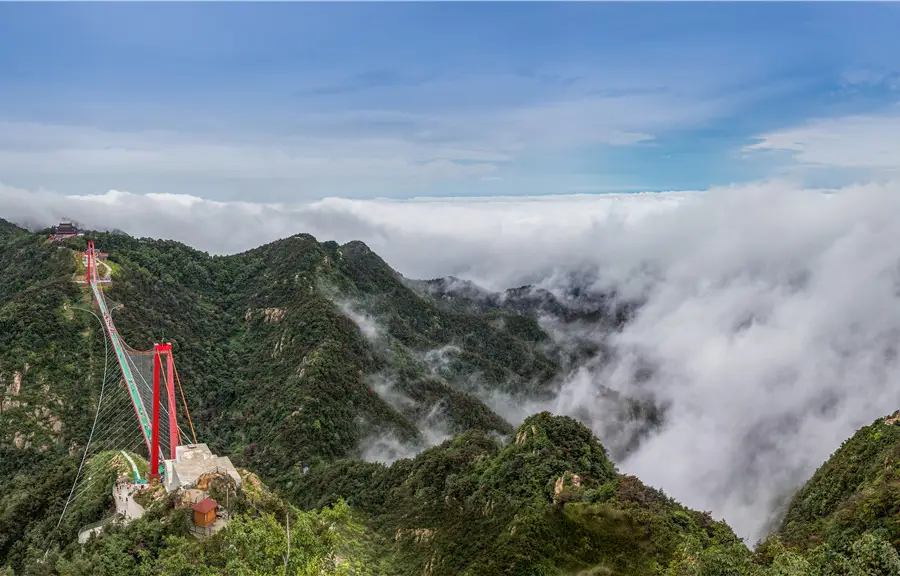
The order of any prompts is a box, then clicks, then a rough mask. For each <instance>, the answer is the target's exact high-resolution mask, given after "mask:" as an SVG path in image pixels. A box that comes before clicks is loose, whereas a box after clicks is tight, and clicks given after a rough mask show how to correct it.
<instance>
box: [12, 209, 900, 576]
mask: <svg viewBox="0 0 900 576" xmlns="http://www.w3.org/2000/svg"><path fill="white" fill-rule="evenodd" d="M88 239H92V240H94V241H95V242H96V243H97V246H98V248H99V249H101V250H103V251H106V252H108V253H109V262H110V264H111V266H112V267H113V270H114V274H113V284H112V286H111V287H109V289H108V292H107V294H108V296H109V299H110V301H111V302H112V303H114V305H115V303H118V304H119V306H118V307H117V308H116V309H115V311H114V317H115V318H116V323H117V326H118V328H119V330H120V331H121V333H122V335H123V336H124V338H125V340H126V341H127V342H128V343H129V344H131V345H133V346H136V347H138V348H144V347H149V346H150V345H152V343H154V342H160V341H167V342H172V343H173V345H174V349H175V354H176V357H177V359H178V366H179V371H180V376H181V381H182V383H183V384H184V387H185V393H186V395H187V398H188V403H189V405H190V407H191V410H192V414H193V416H194V422H195V424H196V425H197V431H198V435H199V436H200V438H201V439H202V440H203V441H206V442H208V443H209V444H211V446H212V447H213V449H214V450H215V451H216V452H219V453H223V454H229V455H230V456H231V457H232V458H233V459H234V460H235V462H236V463H237V464H238V465H240V466H244V467H246V468H249V469H250V470H253V471H254V472H256V473H258V474H259V475H260V476H261V477H262V479H263V480H264V481H265V482H268V483H270V485H271V486H272V487H273V488H274V489H276V490H277V491H278V492H279V493H280V494H281V496H282V497H284V498H287V499H289V500H290V501H292V502H293V503H294V504H295V505H297V506H300V507H302V508H304V509H307V510H309V512H300V511H299V510H294V511H293V512H290V513H292V514H296V518H298V519H300V518H305V520H304V522H305V526H306V528H308V529H309V531H308V532H305V534H306V536H304V537H305V538H307V540H308V542H309V545H310V546H319V548H317V549H318V550H319V551H320V552H321V554H320V556H316V558H323V559H325V560H323V561H327V562H326V564H327V566H326V565H325V564H323V565H322V566H323V568H322V570H324V571H325V572H324V573H340V572H341V570H343V571H344V573H348V574H398V575H399V574H416V575H418V574H427V575H430V576H437V575H438V574H510V573H511V574H621V575H626V574H665V575H669V576H672V575H688V574H690V575H700V576H706V575H709V576H713V575H747V576H751V575H752V576H766V575H773V576H774V575H775V574H779V575H794V574H796V575H800V574H818V575H820V576H825V575H826V574H828V575H831V574H834V575H837V574H847V575H852V576H856V575H857V574H875V575H877V574H896V573H900V572H897V571H894V570H895V568H896V569H897V570H900V568H897V567H898V566H900V558H898V557H897V548H898V546H900V536H898V531H897V526H898V524H897V522H896V517H897V514H898V501H900V494H898V491H897V486H896V484H897V483H896V482H895V480H896V479H895V478H894V476H895V470H894V468H895V466H896V462H897V458H898V456H900V453H898V452H897V450H898V449H897V446H898V439H900V437H898V436H897V434H898V430H900V428H898V426H897V425H896V423H895V422H894V421H893V420H892V419H883V420H879V421H878V422H876V423H875V424H873V425H872V426H870V427H867V428H864V429H863V430H861V431H860V432H859V433H858V434H857V435H856V436H854V438H853V439H851V440H849V441H848V442H847V443H846V444H845V446H843V447H842V448H841V449H840V450H838V452H836V453H835V455H834V456H833V457H832V459H831V460H829V462H828V463H826V464H825V465H824V466H823V468H822V469H821V470H820V471H819V472H817V473H816V475H815V476H814V477H813V479H812V480H811V481H810V482H809V483H808V484H807V485H806V486H805V487H804V488H803V489H801V490H800V492H798V494H797V495H796V496H795V498H794V500H793V502H792V503H791V506H790V508H789V509H788V511H787V514H786V516H785V520H784V522H783V524H782V526H781V529H780V530H779V532H778V533H777V534H775V535H773V536H772V537H771V538H770V539H769V540H768V541H767V542H766V543H764V544H763V546H761V547H760V548H759V549H758V550H757V551H756V552H752V551H751V550H750V549H748V548H747V547H746V546H745V545H744V544H743V543H741V542H740V541H739V540H738V539H737V538H736V537H735V536H734V534H733V533H732V532H731V530H730V529H729V528H728V527H727V525H725V524H724V523H722V522H717V521H714V520H713V519H712V518H711V517H710V516H709V515H708V514H705V513H701V512H696V511H693V510H689V509H687V508H684V507H683V506H681V505H679V504H678V503H677V502H675V501H673V500H672V499H670V498H668V497H666V496H665V495H664V494H662V493H661V492H659V491H658V490H655V489H653V488H650V487H647V486H645V485H644V484H642V483H641V482H640V480H638V479H637V478H634V477H629V476H625V475H622V474H620V473H619V472H618V471H617V470H616V468H615V466H614V465H613V463H612V462H611V461H610V459H609V457H608V454H607V452H606V450H605V449H604V448H603V447H602V446H601V445H600V443H599V442H598V440H597V439H596V438H594V437H593V436H592V435H591V433H590V431H589V430H587V429H586V428H585V427H584V426H583V425H581V424H579V423H578V422H576V421H574V420H572V419H570V418H565V417H554V416H551V415H550V414H547V413H542V414H538V415H535V416H532V417H531V418H529V419H528V420H526V422H525V423H523V424H522V425H521V426H519V427H518V428H517V429H516V428H514V425H515V424H517V423H515V422H508V421H505V420H504V419H503V418H501V416H500V415H498V414H497V413H496V412H494V411H493V410H492V409H491V408H490V406H489V405H488V404H487V403H486V402H484V401H483V398H484V397H485V394H486V393H487V394H490V393H493V392H496V393H502V394H504V395H505V396H504V397H509V398H515V397H528V396H541V395H547V394H551V393H552V392H553V389H554V386H556V385H557V384H558V383H559V381H560V379H562V378H564V377H565V374H566V371H567V370H569V369H570V368H571V367H572V366H573V365H576V364H577V363H578V361H579V359H580V358H584V357H587V356H590V357H601V358H602V355H603V353H604V350H603V342H602V339H596V338H593V337H592V338H585V339H583V340H575V341H574V345H573V342H572V341H568V342H567V343H566V345H565V346H563V345H561V344H560V343H559V342H558V341H557V340H556V338H555V336H556V335H555V334H553V330H556V329H558V328H559V327H560V326H563V327H564V326H578V327H584V326H589V327H590V328H591V329H593V330H597V331H612V330H616V329H617V327H619V326H621V325H622V324H623V323H625V322H627V321H628V320H629V318H630V317H631V315H632V314H633V313H634V312H635V310H636V309H637V308H638V307H639V303H622V302H619V301H618V300H617V299H616V298H615V295H612V294H610V295H587V294H584V293H573V294H562V295H559V294H551V293H549V292H547V291H543V290H539V289H534V288H531V287H522V288H519V289H515V290H510V291H507V292H506V293H504V294H491V293H489V292H487V291H484V290H482V289H480V288H478V287H477V286H474V285H471V284H466V283H461V282H460V281H457V280H454V279H440V280H432V281H415V280H409V279H405V278H403V277H401V276H400V275H399V274H398V273H397V272H395V271H394V270H392V269H391V268H390V266H388V265H387V264H386V263H385V262H384V261H383V260H381V259H380V258H379V257H378V256H377V255H376V254H374V253H373V252H372V251H371V250H369V249H368V248H367V247H366V246H365V245H363V244H362V243H358V242H350V243H348V244H345V245H342V246H341V245H338V244H336V243H333V242H317V241H316V240H315V239H314V238H312V237H311V236H308V235H304V234H300V235H297V236H293V237H290V238H286V239H284V240H281V241H278V242H273V243H271V244H268V245H266V246H262V247H259V248H257V249H254V250H251V251H248V252H245V253H243V254H237V255H232V256H224V257H213V256H209V255H208V254H205V253H202V252H198V251H196V250H193V249H191V248H189V247H187V246H185V245H183V244H179V243H177V242H171V241H162V240H147V239H135V238H131V237H128V236H125V235H121V234H94V233H91V234H88V236H87V237H82V238H75V239H70V240H67V241H64V242H62V243H51V242H48V241H47V237H46V235H45V234H32V233H29V232H26V231H24V230H22V229H20V228H18V227H16V226H14V225H11V224H9V223H7V222H5V221H0V566H3V565H9V566H10V567H11V568H13V569H14V570H15V573H29V574H32V573H33V574H86V573H109V574H115V573H121V571H122V570H124V571H126V572H128V573H143V571H147V573H151V572H152V573H155V574H194V573H201V572H202V570H205V569H206V568H208V567H214V569H213V571H209V570H207V572H208V573H220V572H216V571H215V570H216V569H221V568H222V567H224V566H225V565H226V564H227V563H228V562H229V561H230V560H229V558H230V557H229V556H228V554H229V553H230V552H229V550H233V548H230V547H229V546H230V545H231V543H233V542H238V541H241V542H247V543H248V544H247V545H250V544H249V542H251V541H252V542H255V543H256V544H254V545H257V544H260V543H268V544H266V545H267V546H268V545H269V544H270V545H271V547H270V548H268V549H269V550H275V549H279V550H281V548H279V546H283V545H284V542H283V535H284V532H283V530H284V528H283V526H282V524H281V520H280V519H279V518H277V517H276V518H270V517H268V516H267V515H266V512H276V513H279V514H280V513H285V512H286V510H287V507H288V505H287V504H285V503H283V502H282V501H281V500H279V499H278V498H277V497H276V496H274V495H272V497H271V498H272V499H270V501H271V502H275V504H272V507H271V508H266V506H260V505H259V503H257V504H256V508H253V509H252V510H251V509H247V510H245V511H246V512H247V513H248V514H249V515H248V517H247V519H246V523H244V524H237V525H236V528H235V530H237V532H234V533H231V534H230V535H227V536H223V537H222V538H221V539H219V540H214V539H211V540H208V541H207V542H209V543H208V544H202V545H197V544H195V543H193V542H192V541H191V540H189V539H187V538H186V537H185V535H184V533H183V530H182V528H183V527H181V528H180V527H179V526H181V524H179V522H180V520H177V518H178V516H177V514H175V513H174V512H173V509H172V508H171V507H167V505H162V506H161V507H160V508H158V509H157V512H156V513H155V514H154V515H151V517H149V518H147V519H146V521H141V522H140V523H136V524H135V525H133V526H132V527H130V528H128V529H126V530H124V531H122V532H115V531H114V532H113V533H110V534H109V535H107V536H105V537H104V538H101V539H100V541H98V542H97V543H95V544H92V545H90V546H88V547H86V548H85V550H84V551H80V550H79V549H78V547H77V546H76V547H73V546H71V544H70V543H71V537H72V534H74V531H75V530H76V529H77V528H78V526H79V525H81V524H83V523H84V522H87V521H90V519H97V518H94V517H96V516H102V515H103V514H105V513H106V512H107V509H108V507H109V502H108V501H107V499H108V494H107V495H106V496H104V494H103V493H101V492H98V494H97V495H96V498H93V499H88V500H87V501H82V502H81V503H80V504H79V505H78V506H76V507H75V508H74V510H73V512H72V515H71V516H70V517H68V518H67V519H66V521H65V522H64V523H63V524H62V525H61V526H60V527H59V528H57V527H56V523H57V521H58V519H59V516H58V514H59V511H60V510H61V508H62V503H63V502H64V501H65V498H66V495H67V491H68V488H69V486H70V485H71V482H72V479H73V478H74V475H75V471H76V469H77V466H78V461H79V459H80V454H81V452H80V450H81V448H82V444H83V442H84V441H85V439H86V438H87V435H88V431H89V429H90V424H91V418H92V416H93V410H94V407H95V405H96V401H97V391H98V388H99V381H100V379H101V373H100V372H101V371H102V366H103V364H104V357H103V354H104V352H103V350H104V346H103V336H102V332H101V330H100V329H99V326H98V324H97V321H96V320H95V319H94V318H93V317H92V316H91V314H89V313H88V312H87V311H86V310H88V309H90V308H91V303H90V300H89V298H88V294H87V292H86V291H85V290H84V289H83V288H82V287H80V286H79V285H77V284H76V283H74V282H73V281H72V280H73V277H74V276H75V275H76V274H78V273H79V272H80V267H81V264H80V262H81V259H80V251H81V250H83V249H84V247H85V245H86V241H87V240H88ZM626 400H627V399H626ZM623 406H625V407H626V408H627V402H626V403H623ZM436 431H437V432H436ZM373 438H374V439H390V441H391V442H392V443H395V444H402V445H405V446H407V447H408V448H410V451H414V450H413V449H415V450H421V449H422V448H424V447H425V446H426V445H428V444H439V445H437V446H434V447H432V448H430V449H428V450H425V451H424V452H422V453H421V454H419V455H418V456H416V457H415V458H412V459H401V460H399V461H397V462H396V463H394V464H393V465H391V466H385V465H382V464H377V463H372V462H363V461H361V460H360V456H362V455H364V453H365V451H366V446H367V445H368V442H369V441H370V440H371V439H373ZM444 438H447V440H446V441H445V442H441V440H443V439H444ZM91 465H92V466H101V465H102V462H101V463H96V462H95V463H94V464H91ZM660 465H665V463H664V462H663V463H660ZM100 469H101V468H98V470H100ZM341 499H343V500H346V501H347V503H348V504H349V505H350V508H349V509H345V508H343V507H342V506H343V505H342V504H341V503H340V502H341ZM332 504H336V505H337V511H336V512H329V511H322V512H320V511H321V510H323V507H325V506H329V505H332ZM276 516H277V514H276ZM182 520H183V519H182ZM323 522H324V523H325V524H324V525H328V523H330V522H331V523H339V524H340V526H341V528H340V535H341V538H336V539H333V540H329V539H325V540H321V539H319V540H317V539H318V538H320V537H321V534H322V533H321V528H322V526H323V524H322V523H323ZM334 525H335V526H337V524H334ZM304 529H305V528H304ZM241 538H245V540H241ZM51 544H53V545H54V546H57V545H58V546H59V550H58V551H56V552H53V556H52V559H51V561H49V562H45V563H40V562H38V561H37V559H38V558H39V557H41V556H42V555H43V553H44V551H45V550H46V547H47V546H49V545H51ZM279 553H280V552H279ZM317 554H318V553H317ZM335 559H341V560H342V561H343V562H336V561H335ZM231 560H233V561H237V560H235V559H234V558H231ZM98 566H102V569H101V568H97V567H98ZM273 566H274V564H273ZM274 569H275V568H273V570H274ZM97 570H100V571H97ZM262 570H263V572H262V573H271V572H266V571H265V569H262ZM92 571H93V572H92ZM235 573H240V572H239V571H238V572H235Z"/></svg>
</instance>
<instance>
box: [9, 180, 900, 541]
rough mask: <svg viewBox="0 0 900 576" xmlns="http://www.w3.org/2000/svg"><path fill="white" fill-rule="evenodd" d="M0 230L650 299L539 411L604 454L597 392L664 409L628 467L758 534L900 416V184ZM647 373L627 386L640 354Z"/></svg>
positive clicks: (165, 216)
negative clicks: (365, 260) (320, 247)
mask: <svg viewBox="0 0 900 576" xmlns="http://www.w3.org/2000/svg"><path fill="white" fill-rule="evenodd" d="M0 216H4V217H6V218H10V219H13V220H16V221H20V222H22V221H25V222H30V223H34V224H41V225H49V224H51V223H52V222H54V221H56V220H58V219H59V218H61V217H64V216H66V217H71V218H75V219H77V220H79V221H80V222H82V223H84V224H85V225H87V226H90V227H109V228H121V229H123V230H125V231H127V232H129V233H132V234H135V235H141V236H157V237H173V238H176V239H179V240H182V241H185V242H187V243H189V244H193V245H195V246H198V247H200V248H203V249H206V250H210V251H214V252H220V253H221V252H233V251H237V250H243V249H246V248H249V247H251V246H253V245H256V244H258V243H261V242H265V241H268V240H272V239H275V238H277V237H281V236H286V235H290V234H293V233H296V232H301V231H303V232H311V233H313V234H314V235H316V236H317V237H318V238H319V239H322V240H324V239H336V240H338V241H345V240H350V239H361V240H363V241H365V242H367V243H368V244H369V245H370V246H371V247H372V248H373V249H375V250H376V251H377V252H378V253H379V254H381V255H382V256H383V257H384V258H385V259H386V260H387V261H388V262H389V263H391V264H392V265H394V266H395V267H396V268H398V269H399V270H400V271H401V272H403V273H405V274H407V275H409V276H413V277H434V276H440V275H447V274H454V275H458V276H463V277H467V278H470V279H473V280H475V281H477V282H480V283H482V284H484V285H486V286H487V287H490V288H495V289H496V288H503V287H507V286H511V285H516V284H520V283H524V282H528V281H537V282H541V283H542V284H543V285H545V286H548V287H551V288H552V287H554V286H558V285H559V284H561V283H563V282H566V281H567V280H566V279H567V278H569V277H570V276H569V274H568V273H570V272H572V271H573V270H574V271H591V272H593V273H594V274H595V275H596V277H597V278H598V279H599V280H598V281H597V282H598V286H600V287H616V288H618V289H620V290H622V291H624V292H626V293H631V294H640V295H643V296H644V297H645V298H646V305H645V306H644V307H643V308H642V309H641V311H640V313H639V314H638V315H637V317H636V318H635V319H634V321H633V322H632V323H631V324H629V325H628V326H627V327H626V328H625V329H624V330H623V331H622V333H621V334H618V335H616V336H615V337H614V338H613V340H612V342H611V344H612V345H613V347H614V348H615V349H616V350H617V352H618V355H619V358H620V360H619V361H618V362H616V363H615V364H613V365H612V366H599V365H592V364H588V365H587V366H585V367H584V368H583V369H582V370H579V371H577V372H576V373H575V374H574V375H573V376H572V377H571V378H570V379H569V380H568V381H567V382H566V383H565V385H564V386H563V389H562V391H561V394H560V395H559V397H558V399H557V400H556V402H554V403H551V404H550V405H548V406H546V407H549V408H551V409H554V410H556V411H558V412H562V413H570V414H573V415H576V416H578V417H579V418H582V419H583V420H584V421H586V422H587V423H589V424H590V425H591V426H592V427H593V429H594V430H595V431H596V432H597V433H598V434H600V435H601V438H602V439H603V441H604V442H606V443H607V444H608V445H616V443H617V442H621V441H622V438H621V435H622V434H624V432H623V431H621V430H618V431H617V429H616V427H615V426H610V425H609V424H610V420H609V419H610V411H609V407H608V406H606V405H605V401H604V400H602V399H601V398H600V397H599V395H598V393H597V387H598V385H599V384H601V383H602V384H605V385H607V386H610V387H612V388H614V389H617V390H620V391H623V392H626V393H635V394H640V395H645V396H649V397H653V398H655V399H656V400H657V401H659V402H661V403H665V404H667V405H668V406H669V410H668V413H667V421H666V425H665V426H664V427H663V429H662V430H660V431H659V432H658V433H657V434H655V435H654V436H652V437H651V438H649V439H647V440H646V441H645V442H644V443H643V444H642V445H641V446H640V447H639V449H638V450H637V451H636V452H634V453H633V454H631V455H630V456H629V457H628V458H627V459H626V460H625V461H623V462H621V463H620V465H621V468H622V469H623V470H625V471H627V472H629V473H634V474H637V475H638V476H640V477H641V478H642V479H643V480H645V481H646V482H648V483H650V484H652V485H655V486H659V487H661V488H663V489H664V490H666V492H667V493H669V494H670V495H672V496H674V497H675V498H677V499H679V500H681V501H682V502H684V503H685V504H687V505H689V506H692V507H695V508H701V509H706V510H711V511H712V512H713V513H714V515H715V516H717V517H724V518H725V519H726V520H727V521H728V522H729V523H731V524H732V526H734V527H735V528H736V530H737V531H738V532H739V533H740V534H742V535H744V536H747V537H750V538H756V537H758V536H760V535H761V531H762V529H763V526H764V524H765V522H766V521H767V520H768V518H769V516H770V513H771V508H772V505H773V502H774V501H775V500H776V499H778V498H779V497H781V496H782V495H783V494H785V493H786V492H789V491H790V490H791V489H792V488H793V487H795V486H796V485H797V484H798V483H799V482H802V481H803V480H805V479H806V478H807V477H808V476H809V475H810V474H811V473H812V472H813V471H814V470H815V468H816V467H817V466H819V465H820V464H821V463H822V462H823V461H824V460H825V459H827V458H828V456H829V454H830V453H831V452H833V451H834V450H835V449H836V448H837V447H838V446H839V445H840V443H841V441H842V440H844V439H845V438H847V437H849V436H850V435H851V434H853V432H854V431H855V430H856V429H857V428H859V427H860V426H862V425H865V424H868V423H870V422H871V421H872V420H874V419H875V418H876V417H878V416H881V415H883V414H885V413H889V412H891V411H893V410H894V409H896V408H898V407H900V371H898V365H897V361H896V356H897V344H898V337H900V301H898V293H900V266H898V264H900V185H897V184H896V183H893V184H884V185H868V186H859V187H851V188H845V189H842V190H839V191H837V192H835V193H828V194H826V193H821V192H817V191H810V190H798V189H795V188H792V187H791V186H790V185H788V184H785V183H779V182H771V183H764V184H758V185H752V186H746V187H734V188H728V189H719V190H712V191H709V192H707V193H697V194H658V195H657V194H646V195H633V196H628V195H625V196H567V197H555V198H552V197H547V198H524V199H509V198H507V199H481V200H478V199H475V200H452V199H449V200H433V199H432V200H417V201H405V202H398V201H387V200H366V201H362V200H360V201H354V200H340V199H326V200H322V201H320V202H315V203H312V204H307V205H293V206H289V205H260V204H252V203H232V204H226V203H217V202H209V201H205V200H200V199H197V198H191V197H185V196H171V195H156V196H134V195H129V194H127V193H121V192H110V193H108V194H106V195H103V196H97V197H66V196H61V195H57V194H52V193H46V192H40V193H36V192H27V191H22V190H15V189H10V188H3V189H0ZM637 357H642V358H645V359H648V360H649V361H650V362H651V363H652V364H653V365H654V366H655V367H656V370H655V373H654V374H653V376H652V377H651V378H650V380H649V381H647V382H645V383H643V384H642V385H640V386H638V385H636V384H635V378H634V376H635V371H636V370H637V368H636V366H637V364H636V362H635V359H636V358H637Z"/></svg>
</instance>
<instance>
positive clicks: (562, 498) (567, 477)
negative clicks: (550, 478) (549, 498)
mask: <svg viewBox="0 0 900 576" xmlns="http://www.w3.org/2000/svg"><path fill="white" fill-rule="evenodd" d="M580 489H581V476H579V475H578V474H575V473H573V472H565V473H563V475H562V476H560V477H559V478H557V479H556V485H555V486H554V487H553V503H554V504H560V503H564V502H567V501H569V500H571V499H572V496H573V493H575V492H578V491H580Z"/></svg>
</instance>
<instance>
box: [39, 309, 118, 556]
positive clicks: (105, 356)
mask: <svg viewBox="0 0 900 576" xmlns="http://www.w3.org/2000/svg"><path fill="white" fill-rule="evenodd" d="M72 309H73V310H81V311H83V312H88V313H89V314H91V315H92V316H93V317H94V318H96V319H97V322H99V323H100V329H101V330H103V379H102V380H101V381H100V398H99V399H98V400H97V411H96V412H95V413H94V422H93V424H92V425H91V434H90V436H88V441H87V444H86V445H85V447H84V454H82V456H81V463H80V464H79V465H78V472H76V473H75V481H74V482H72V488H71V489H70V490H69V497H68V498H67V499H66V504H65V505H64V506H63V511H62V513H61V514H60V515H59V520H58V521H57V522H56V528H54V531H56V530H59V526H60V524H62V521H63V517H65V515H66V510H67V509H68V508H69V504H70V503H71V498H72V493H73V492H75V485H76V484H78V479H79V477H80V476H81V470H82V469H83V468H84V461H85V460H86V459H87V454H88V450H89V449H90V447H91V439H92V438H93V437H94V428H95V427H96V426H97V417H98V416H99V415H100V405H101V404H102V403H103V391H104V389H105V388H106V372H107V368H108V366H109V339H108V338H107V336H106V331H105V328H104V326H103V321H102V320H101V319H100V317H99V316H97V315H96V314H94V311H93V310H89V309H87V308H79V307H77V306H72ZM48 552H50V548H49V547H48V548H47V552H44V558H46V557H47V553H48Z"/></svg>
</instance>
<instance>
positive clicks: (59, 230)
mask: <svg viewBox="0 0 900 576" xmlns="http://www.w3.org/2000/svg"><path fill="white" fill-rule="evenodd" d="M75 236H84V232H82V231H81V230H79V229H78V228H77V227H76V226H75V225H74V224H72V223H71V222H60V223H59V224H58V225H57V226H55V227H54V228H53V233H52V234H50V240H64V239H66V238H74V237H75Z"/></svg>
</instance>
